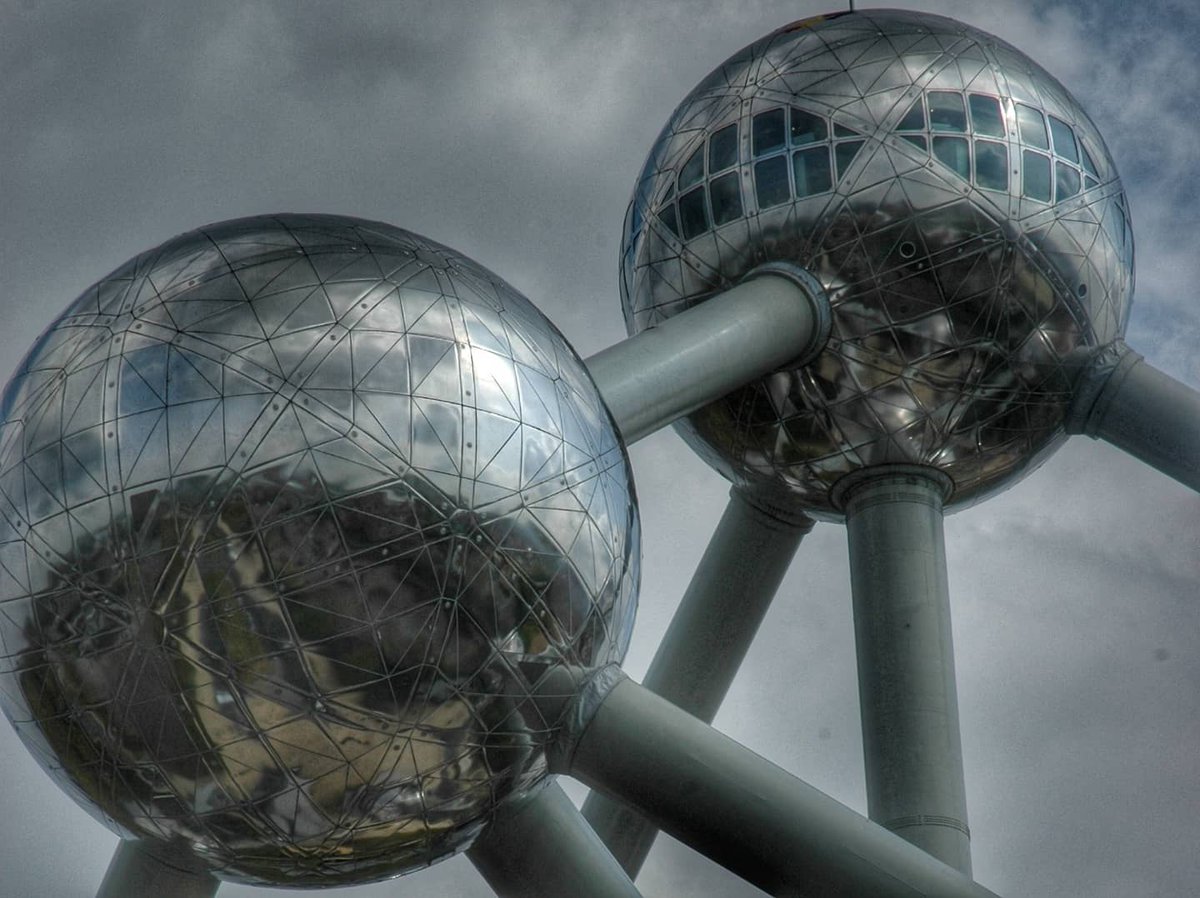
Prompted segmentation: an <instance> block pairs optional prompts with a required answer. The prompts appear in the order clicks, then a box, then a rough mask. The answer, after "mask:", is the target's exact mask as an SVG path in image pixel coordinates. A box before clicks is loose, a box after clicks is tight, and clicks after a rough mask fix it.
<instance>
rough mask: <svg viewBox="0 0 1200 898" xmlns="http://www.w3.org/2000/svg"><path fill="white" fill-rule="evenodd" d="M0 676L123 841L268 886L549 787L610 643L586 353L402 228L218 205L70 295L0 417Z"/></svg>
mask: <svg viewBox="0 0 1200 898" xmlns="http://www.w3.org/2000/svg"><path fill="white" fill-rule="evenodd" d="M0 512H2V523H0V690H2V693H0V696H2V698H3V702H4V706H5V710H6V711H7V712H8V714H9V716H10V717H11V718H12V720H13V722H14V724H15V725H16V728H17V730H18V732H19V733H20V734H21V736H22V738H23V739H24V740H25V742H26V743H27V744H28V745H29V746H30V747H31V748H32V749H33V751H34V753H35V755H36V756H37V757H38V758H39V760H40V761H41V763H42V764H43V766H45V767H46V768H47V769H48V770H49V771H50V772H51V774H52V775H53V776H54V777H55V779H57V780H58V781H59V782H60V783H62V784H63V785H64V786H65V787H66V788H67V790H68V791H69V792H70V793H71V794H72V795H74V796H75V797H76V798H77V799H78V800H79V801H81V802H82V803H83V804H85V806H87V807H89V809H90V810H92V811H93V813H95V814H97V815H98V816H99V817H101V818H102V819H104V820H105V822H107V823H109V824H110V825H113V826H114V827H115V828H116V829H118V830H119V831H121V832H123V833H126V834H133V835H138V836H142V837H149V838H153V839H159V840H163V841H167V842H172V843H180V844H183V845H186V846H187V847H189V848H191V849H192V850H193V851H195V852H197V853H198V854H200V855H201V856H202V857H204V858H206V859H207V860H208V861H209V862H210V863H212V864H214V865H215V866H216V867H217V868H218V870H219V871H220V872H221V874H222V875H223V876H226V877H228V878H234V879H241V880H245V881H252V882H261V883H282V884H291V885H317V884H335V883H339V882H360V881H365V880H371V879H379V878H383V877H385V876H389V875H394V874H395V873H398V872H403V871H405V870H408V869H411V868H413V867H417V866H424V865H426V864H429V863H432V862H433V861H435V860H438V859H440V858H442V857H445V856H446V855H448V854H450V853H452V852H454V851H457V850H461V849H462V848H464V847H465V846H466V845H468V844H469V843H470V841H471V839H472V838H473V837H474V835H475V834H476V833H477V832H478V830H479V829H480V828H481V827H482V825H483V824H484V822H486V820H487V819H488V818H489V816H490V814H491V812H492V811H493V810H494V808H495V807H496V806H497V804H498V803H499V802H501V801H503V800H504V799H505V798H506V797H509V796H511V795H513V794H518V793H521V792H523V791H525V790H528V789H530V788H534V787H535V786H536V784H537V783H538V781H539V780H540V779H541V778H542V777H543V776H544V775H545V758H544V748H545V745H546V743H547V741H548V740H549V739H550V738H551V737H552V736H553V734H554V733H555V730H556V727H557V726H558V723H559V721H556V720H546V719H544V718H543V716H542V714H541V712H539V710H538V708H536V707H535V706H534V703H533V702H532V700H531V698H530V694H531V691H532V689H533V688H534V687H535V686H536V685H537V682H536V681H537V680H538V679H539V678H540V677H541V676H543V675H545V674H546V673H547V672H549V671H550V669H551V668H553V667H555V666H558V665H575V666H580V667H584V668H590V667H594V666H596V665H599V664H604V663H607V662H609V661H613V660H619V659H620V658H621V657H622V656H623V654H624V651H625V648H626V644H627V641H628V638H629V633H630V629H631V626H632V617H633V610H634V603H635V600H636V586H637V578H638V563H639V531H638V521H637V510H636V505H635V502H634V498H633V493H632V485H631V480H630V474H629V469H628V463H627V460H626V457H625V453H624V449H623V447H622V446H621V444H620V443H619V441H618V438H617V436H616V434H615V432H614V430H613V427H612V423H611V420H610V418H609V416H608V413H607V411H606V410H605V409H604V407H603V405H602V404H601V401H600V398H599V396H598V394H597V392H596V390H595V387H594V386H593V385H592V383H591V381H590V379H589V378H588V376H587V374H586V372H585V370H584V368H583V365H582V363H581V362H580V360H579V359H578V357H577V356H576V355H575V354H574V352H573V351H572V350H571V349H570V347H569V346H568V345H567V343H566V342H565V341H564V340H563V339H562V337H561V336H560V335H559V334H558V332H557V331H556V330H555V329H554V328H553V326H551V325H550V324H549V323H548V322H547V321H546V320H545V319H544V318H543V317H542V316H541V314H540V313H539V312H537V311H536V310H535V309H534V308H533V306H532V305H530V303H529V302H528V301H527V300H525V299H524V298H523V297H521V296H520V295H518V294H517V293H516V292H515V291H514V290H512V288H510V287H509V286H508V285H506V284H505V283H504V282H502V281H501V280H499V279H498V278H496V277H495V276H494V275H492V274H491V273H489V272H488V271H486V270H485V269H483V268H481V267H480V266H478V265H476V264H474V263H472V262H470V261H469V260H467V259H464V258H463V257H461V256H458V255H457V254H455V253H454V252H452V251H450V250H448V249H446V248H445V247H442V246H439V245H437V244H434V243H432V242H429V241H427V240H424V239H423V238H420V237H418V236H416V235H414V234H411V233H408V232H405V231H401V230H399V229H396V228H392V227H389V226H387V225H382V224H376V223H371V222H364V221H358V220H354V219H345V218H339V217H334V216H272V217H263V218H256V219H246V220H242V221H236V222H228V223H225V224H221V225H214V226H211V227H209V228H204V229H201V230H199V231H196V232H193V233H191V234H186V235H184V236H182V237H179V238H176V239H174V240H172V241H170V242H168V243H166V244H164V245H163V246H162V247H160V248H158V249H157V250H153V251H151V252H149V253H146V254H144V255H142V256H139V257H137V258H136V259H134V260H133V261H131V262H130V263H128V264H127V265H126V266H124V267H122V268H121V269H118V270H117V271H116V272H114V273H113V274H112V275H110V276H109V277H107V278H105V279H104V280H103V281H101V282H100V283H99V284H97V285H96V286H94V287H92V288H91V289H89V290H88V291H87V292H86V293H85V294H84V295H83V296H82V297H80V299H79V300H77V301H76V302H75V303H74V304H73V305H72V306H71V307H70V308H69V309H68V310H67V311H66V312H65V313H64V314H63V315H62V316H61V317H60V318H59V319H58V321H57V322H56V323H55V324H54V325H53V326H52V327H51V329H50V330H49V331H48V332H47V333H46V335H45V336H44V337H43V338H42V340H41V341H40V342H39V343H38V345H37V346H36V347H35V348H34V349H33V351H32V352H31V353H30V355H29V357H28V358H27V359H26V361H25V363H24V365H23V367H22V368H21V369H20V371H19V373H18V375H17V377H16V379H15V380H14V382H13V384H12V385H11V386H10V388H9V390H8V392H7V393H6V395H5V399H4V420H3V424H2V425H0Z"/></svg>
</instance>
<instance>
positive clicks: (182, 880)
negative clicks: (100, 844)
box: [96, 839, 221, 898]
mask: <svg viewBox="0 0 1200 898" xmlns="http://www.w3.org/2000/svg"><path fill="white" fill-rule="evenodd" d="M183 861H184V862H183V863H182V864H176V863H171V862H169V861H167V860H164V859H163V858H162V857H160V856H159V855H158V854H157V853H155V852H152V851H150V850H148V849H147V845H146V843H145V842H142V841H137V840H133V839H123V840H122V841H121V842H120V844H118V846H117V850H116V852H115V853H114V854H113V858H112V860H111V861H109V864H108V870H107V871H106V872H105V874H104V880H103V881H102V882H101V883H100V891H98V892H97V893H96V898H141V896H143V895H144V896H151V895H170V896H171V898H212V896H213V895H215V894H217V889H218V888H220V886H221V882H220V880H218V879H217V878H216V877H215V876H213V875H212V874H211V873H209V872H207V871H206V870H204V869H203V868H201V867H199V866H198V865H197V862H196V861H195V860H194V859H193V858H190V857H186V858H183Z"/></svg>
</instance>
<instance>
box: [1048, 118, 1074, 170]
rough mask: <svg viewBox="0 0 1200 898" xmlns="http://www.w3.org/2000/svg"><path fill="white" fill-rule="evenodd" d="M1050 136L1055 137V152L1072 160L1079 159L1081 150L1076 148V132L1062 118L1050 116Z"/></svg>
mask: <svg viewBox="0 0 1200 898" xmlns="http://www.w3.org/2000/svg"><path fill="white" fill-rule="evenodd" d="M1050 136H1051V137H1053V138H1054V152H1056V153H1058V155H1060V156H1062V157H1063V158H1064V159H1070V160H1071V161H1072V162H1078V161H1079V150H1077V149H1076V148H1075V132H1074V131H1072V130H1071V126H1070V125H1068V124H1067V123H1066V122H1064V121H1063V120H1062V119H1057V118H1055V117H1054V116H1050Z"/></svg>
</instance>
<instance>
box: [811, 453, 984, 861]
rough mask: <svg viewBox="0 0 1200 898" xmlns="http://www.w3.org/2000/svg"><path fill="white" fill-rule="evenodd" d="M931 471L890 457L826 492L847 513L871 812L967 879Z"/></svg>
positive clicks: (950, 649) (937, 488)
mask: <svg viewBox="0 0 1200 898" xmlns="http://www.w3.org/2000/svg"><path fill="white" fill-rule="evenodd" d="M950 486H951V484H950V480H949V478H947V477H946V476H945V475H944V474H942V473H940V472H938V471H936V470H935V469H933V468H923V467H918V466H907V465H887V466H880V467H877V468H872V469H867V470H863V471H858V472H855V473H854V474H851V475H848V476H847V477H845V478H843V480H842V481H840V482H839V483H838V484H837V485H836V487H835V491H834V501H835V502H837V503H838V504H839V505H840V507H841V508H842V509H843V510H844V511H845V513H846V530H847V537H848V540H849V544H850V585H851V591H852V594H853V600H854V637H855V644H856V651H857V656H858V691H859V701H860V704H861V714H862V727H863V755H864V760H865V762H866V773H867V808H868V813H869V815H870V817H871V819H872V820H874V821H875V822H877V823H879V824H881V825H882V826H884V827H886V828H887V829H890V830H892V831H893V832H895V833H897V834H898V835H900V836H902V837H903V838H905V839H907V840H908V841H910V842H912V843H913V844H914V845H917V846H919V847H921V848H923V849H924V850H925V851H927V852H929V853H930V854H931V855H933V856H934V857H936V858H938V859H939V860H941V861H942V862H943V863H946V864H949V865H950V866H952V867H954V868H955V869H958V870H961V871H962V872H963V873H965V874H967V875H968V876H969V875H970V872H971V842H970V835H969V831H968V829H967V800H966V788H965V785H964V782H963V765H962V741H961V738H960V736H959V728H958V692H957V689H956V686H955V682H954V646H953V642H952V640H951V635H950V594H949V589H948V587H947V580H946V547H945V543H944V540H943V535H942V502H943V500H944V498H945V496H946V495H947V494H948V493H949V490H950Z"/></svg>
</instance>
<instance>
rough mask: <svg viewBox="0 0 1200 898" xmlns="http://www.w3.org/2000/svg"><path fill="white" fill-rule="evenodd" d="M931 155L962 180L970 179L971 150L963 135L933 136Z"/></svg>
mask: <svg viewBox="0 0 1200 898" xmlns="http://www.w3.org/2000/svg"><path fill="white" fill-rule="evenodd" d="M933 155H935V156H937V158H938V159H940V160H941V161H942V162H943V163H944V164H946V165H948V166H950V168H952V169H954V173H955V174H956V175H958V176H959V177H960V178H962V179H963V180H964V181H969V180H971V152H970V150H969V149H968V148H967V140H966V138H965V137H935V138H934V139H933Z"/></svg>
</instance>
